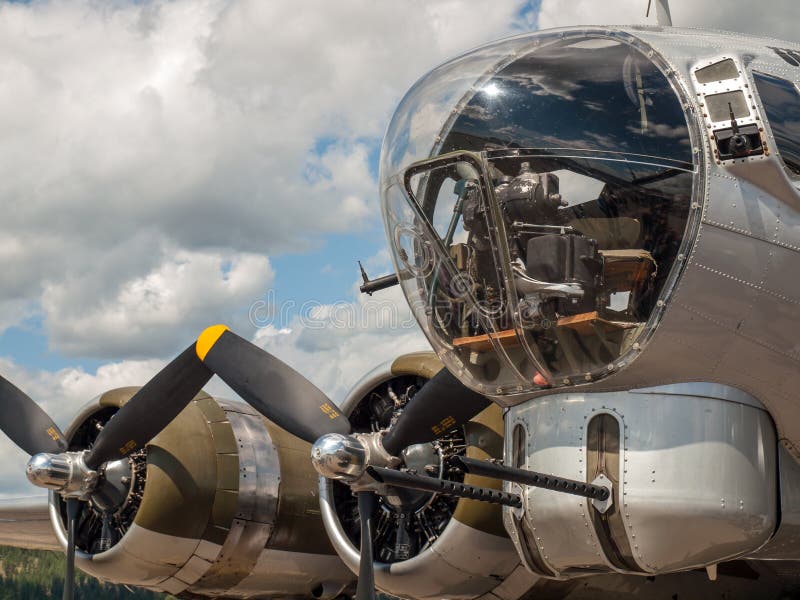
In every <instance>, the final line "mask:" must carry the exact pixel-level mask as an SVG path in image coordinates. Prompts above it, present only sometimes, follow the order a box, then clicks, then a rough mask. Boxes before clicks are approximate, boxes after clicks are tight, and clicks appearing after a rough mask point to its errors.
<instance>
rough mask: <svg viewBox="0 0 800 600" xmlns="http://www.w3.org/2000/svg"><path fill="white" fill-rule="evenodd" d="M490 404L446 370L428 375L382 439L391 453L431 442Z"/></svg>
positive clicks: (394, 454)
mask: <svg viewBox="0 0 800 600" xmlns="http://www.w3.org/2000/svg"><path fill="white" fill-rule="evenodd" d="M490 404H491V400H489V399H488V398H486V396H483V395H481V394H479V393H477V392H473V391H472V390H471V389H469V388H468V387H467V386H465V385H464V384H463V383H461V382H460V381H459V380H458V379H457V378H456V377H455V376H453V374H452V373H450V371H448V370H447V369H442V370H441V371H439V372H438V373H437V374H436V375H434V376H433V377H431V379H429V380H428V382H427V383H426V384H425V385H423V386H422V388H421V389H420V390H419V391H418V392H417V393H416V394H414V397H413V398H411V400H410V401H409V402H408V404H407V405H406V407H405V409H404V410H403V414H401V415H400V418H399V419H397V423H395V424H394V427H392V428H391V429H390V430H389V432H388V433H387V434H386V435H385V436H384V438H383V447H384V448H385V449H386V451H387V452H389V454H391V455H393V456H397V455H399V453H400V452H401V451H402V450H403V449H405V448H408V447H409V446H412V445H414V444H422V443H425V442H432V441H433V440H435V439H437V438H439V437H440V436H441V435H442V434H443V433H445V432H446V431H449V430H450V429H452V428H453V427H456V426H457V425H463V424H464V423H466V422H467V421H469V420H470V419H471V418H472V417H474V416H475V415H477V414H478V413H479V412H481V411H482V410H483V409H485V408H486V407H487V406H489V405H490Z"/></svg>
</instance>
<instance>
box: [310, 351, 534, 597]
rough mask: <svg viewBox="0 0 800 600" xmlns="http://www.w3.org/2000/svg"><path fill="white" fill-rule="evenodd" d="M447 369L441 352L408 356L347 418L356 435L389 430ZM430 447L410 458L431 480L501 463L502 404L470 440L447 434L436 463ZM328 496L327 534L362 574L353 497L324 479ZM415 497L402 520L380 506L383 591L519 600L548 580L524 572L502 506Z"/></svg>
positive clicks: (354, 402) (467, 433) (361, 392)
mask: <svg viewBox="0 0 800 600" xmlns="http://www.w3.org/2000/svg"><path fill="white" fill-rule="evenodd" d="M441 368H442V364H441V362H440V361H439V360H438V359H437V358H436V355H435V354H434V353H432V352H419V353H413V354H407V355H404V356H401V357H399V358H397V359H396V360H394V361H393V362H391V363H387V364H385V365H382V366H380V367H378V368H377V369H375V370H374V371H372V372H371V373H369V374H368V375H366V376H365V377H364V378H363V379H362V380H361V381H360V382H359V383H358V384H357V385H356V386H355V387H354V388H353V390H352V391H351V392H350V394H349V395H348V397H347V398H346V399H345V401H344V402H343V403H342V407H341V408H342V410H343V412H344V413H345V414H347V415H348V416H349V417H350V419H351V422H352V423H353V426H354V429H356V430H369V429H375V428H376V427H378V426H385V425H386V420H387V419H391V416H390V415H389V413H392V412H393V411H396V410H397V407H398V406H401V405H402V404H403V403H404V402H405V401H407V400H408V398H409V397H410V396H411V395H413V393H414V391H415V390H416V389H418V388H419V387H420V386H421V385H422V384H423V383H424V382H425V381H427V380H428V379H430V378H431V377H432V376H433V375H434V374H436V373H437V372H438V371H439V370H440V369H441ZM396 414H397V413H396V412H394V415H395V416H396ZM430 446H431V445H430V444H425V445H422V444H421V445H420V446H419V447H412V453H413V455H412V456H410V457H409V456H407V457H406V464H407V465H409V466H411V465H410V464H409V463H410V462H416V463H418V465H417V466H418V467H419V468H420V469H423V468H424V469H425V470H426V471H427V474H429V475H434V476H440V477H446V478H460V477H462V475H460V474H459V473H456V472H448V469H447V467H446V463H447V458H448V456H449V455H450V454H453V453H456V454H460V453H466V455H467V456H470V457H474V458H479V459H488V458H502V456H503V417H502V413H501V410H500V408H499V407H498V406H497V405H494V404H493V405H492V406H490V407H489V408H487V409H486V410H485V411H484V412H482V413H481V414H480V415H478V416H477V417H475V418H474V419H473V420H472V421H471V422H470V423H468V424H467V425H466V426H465V427H464V428H463V430H453V431H450V432H448V433H446V434H445V435H444V436H442V438H441V439H440V440H439V442H437V445H436V447H435V448H434V449H433V450H434V452H433V453H431V449H430V448H429V447H430ZM426 453H427V454H426ZM431 463H432V464H431ZM434 467H436V468H434ZM437 470H438V472H433V471H437ZM463 481H464V482H465V483H469V484H471V485H476V486H482V487H492V488H495V489H500V488H501V484H500V482H499V481H496V480H492V479H486V478H482V477H476V476H472V475H466V476H463ZM319 486H320V506H321V508H322V517H323V520H324V523H325V528H326V529H327V531H328V535H329V536H330V539H331V541H332V542H333V545H334V547H335V549H336V551H337V552H338V553H339V555H340V556H341V558H342V560H343V561H344V562H345V564H347V566H348V567H349V568H350V569H351V570H352V571H353V572H354V573H356V572H357V571H358V561H359V554H358V549H357V544H358V532H359V531H360V530H359V528H358V524H357V522H356V519H357V517H356V513H355V510H354V504H355V500H354V498H353V496H352V494H351V492H350V490H349V488H348V487H347V486H345V485H344V484H341V483H339V482H331V481H330V480H327V479H324V478H320V480H319ZM413 494H414V493H411V494H409V495H408V496H406V498H405V507H403V508H402V509H400V510H398V508H397V507H396V506H390V505H389V504H388V503H387V502H385V501H384V500H381V507H380V510H379V513H378V514H379V516H378V518H377V521H376V526H375V529H376V532H377V534H376V535H377V539H376V540H375V542H374V544H375V547H374V552H375V560H376V563H375V584H376V586H377V587H378V588H379V589H380V590H381V591H383V592H386V593H388V594H392V595H395V596H400V597H404V598H416V599H428V598H430V599H431V600H433V599H437V600H438V599H441V598H449V599H465V600H468V599H474V598H484V599H486V600H489V599H491V600H516V599H517V598H519V597H521V596H523V595H524V594H525V593H528V592H529V591H530V590H531V588H532V587H533V586H534V585H535V583H536V582H537V580H538V579H539V578H538V577H536V576H535V575H532V574H531V573H529V572H528V571H527V570H525V568H524V567H522V566H521V565H520V562H519V557H518V555H517V553H516V551H515V549H514V546H513V545H512V543H511V541H510V540H509V538H508V537H507V535H506V532H505V529H504V527H503V523H502V511H501V507H500V506H498V505H493V504H487V503H484V502H478V501H475V500H467V499H461V500H457V499H447V498H443V497H441V496H437V495H430V494H424V493H420V494H418V495H417V496H416V497H415V496H413ZM401 515H402V516H401ZM401 528H402V533H401V534H400V535H398V531H400V529H401Z"/></svg>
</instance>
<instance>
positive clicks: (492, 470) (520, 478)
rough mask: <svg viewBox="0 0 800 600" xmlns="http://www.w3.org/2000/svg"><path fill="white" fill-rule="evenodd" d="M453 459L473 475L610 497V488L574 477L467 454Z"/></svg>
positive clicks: (557, 490)
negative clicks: (527, 468)
mask: <svg viewBox="0 0 800 600" xmlns="http://www.w3.org/2000/svg"><path fill="white" fill-rule="evenodd" d="M452 461H453V463H454V464H455V465H457V466H459V467H461V468H462V469H464V471H466V472H467V473H471V474H473V475H480V476H483V477H491V478H493V479H501V480H503V481H511V482H513V483H519V484H520V485H529V486H532V487H538V488H544V489H547V490H554V491H556V492H564V493H565V494H573V495H575V496H583V497H584V498H590V499H592V500H600V501H604V500H606V499H608V496H609V490H608V488H606V487H603V486H600V485H594V484H591V483H586V482H585V481H576V480H574V479H566V478H564V477H556V476H554V475H546V474H545V473H537V472H536V471H527V470H525V469H515V468H513V467H506V466H505V465H498V464H496V463H493V462H488V461H485V460H476V459H474V458H467V457H466V456H454V457H453V459H452Z"/></svg>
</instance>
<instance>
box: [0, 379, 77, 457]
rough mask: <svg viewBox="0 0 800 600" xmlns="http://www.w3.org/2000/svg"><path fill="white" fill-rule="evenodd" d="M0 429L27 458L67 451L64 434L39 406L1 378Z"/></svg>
mask: <svg viewBox="0 0 800 600" xmlns="http://www.w3.org/2000/svg"><path fill="white" fill-rule="evenodd" d="M0 429H2V430H3V432H4V433H5V434H6V435H7V436H8V437H9V438H11V441H13V442H14V443H15V444H16V445H17V446H19V447H20V448H22V449H23V450H24V451H25V452H27V453H28V454H30V455H34V454H38V453H39V452H51V453H53V454H55V453H58V452H63V451H64V450H66V449H67V442H66V440H65V439H64V434H63V433H61V430H60V429H59V428H58V426H57V425H56V424H55V423H54V422H53V419H51V418H50V417H49V416H48V415H47V413H46V412H44V410H42V407H41V406H39V405H38V404H36V402H34V401H33V400H32V399H31V398H30V397H29V396H28V395H27V394H25V393H24V392H23V391H22V390H20V389H19V388H18V387H17V386H15V385H14V384H13V383H11V382H10V381H8V380H7V379H4V378H3V377H0Z"/></svg>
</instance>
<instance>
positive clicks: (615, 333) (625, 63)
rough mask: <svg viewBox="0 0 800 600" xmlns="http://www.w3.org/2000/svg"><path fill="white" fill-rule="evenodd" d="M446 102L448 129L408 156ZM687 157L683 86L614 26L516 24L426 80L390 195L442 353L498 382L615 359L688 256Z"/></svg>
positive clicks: (563, 379)
mask: <svg viewBox="0 0 800 600" xmlns="http://www.w3.org/2000/svg"><path fill="white" fill-rule="evenodd" d="M532 42H534V43H533V45H534V46H535V47H534V48H533V49H530V50H528V51H527V52H526V51H525V48H526V47H527V46H530V45H531V44H532ZM509 56H516V57H518V58H513V59H509V58H508V57H509ZM475 71H481V72H480V73H476V72H475ZM468 80H471V81H472V84H471V85H470V86H469V88H468V89H467V90H466V91H464V90H463V88H464V86H465V84H466V82H467V81H468ZM459 93H461V96H460V97H458V98H457V97H456V96H459ZM437 102H438V103H440V104H441V103H447V102H450V103H451V110H449V111H447V112H448V113H449V116H448V117H446V118H445V119H443V120H442V121H441V123H445V125H444V129H443V130H442V133H440V134H439V135H438V136H435V138H434V139H436V140H437V141H436V142H435V143H434V149H433V151H432V152H431V153H430V154H429V156H428V157H427V158H424V159H423V160H416V161H413V160H410V159H412V158H415V154H416V153H418V152H419V148H421V147H424V145H425V143H426V142H425V140H424V139H422V138H423V137H425V133H426V127H427V128H428V130H429V129H430V125H429V124H428V125H427V126H426V125H424V124H423V125H420V124H419V123H417V124H416V125H414V121H415V119H420V118H428V119H430V115H431V114H432V113H436V112H437V111H440V108H441V107H440V106H438V104H437ZM453 106H455V109H453V108H452V107H453ZM420 111H421V112H420ZM440 112H443V111H440ZM426 115H427V116H426ZM428 143H429V144H430V143H431V141H430V139H429V140H428ZM692 156H693V155H692V151H691V142H690V138H689V131H688V127H687V121H686V118H685V115H684V112H683V109H682V107H681V102H680V100H679V98H678V96H677V94H676V92H675V91H674V90H673V88H672V86H671V85H670V83H669V81H668V80H667V78H666V77H665V76H664V75H663V74H662V72H661V70H660V69H659V67H658V66H657V65H656V64H655V63H654V62H653V60H651V59H650V58H648V57H647V56H645V55H644V54H642V53H641V52H640V51H639V50H638V49H637V48H635V47H634V46H632V45H630V44H628V43H626V42H624V41H622V40H620V39H614V38H604V37H586V36H585V35H583V36H573V37H569V36H567V37H565V38H557V39H555V40H548V39H547V38H540V37H538V36H528V37H522V38H515V39H514V40H511V41H507V42H504V43H501V44H497V45H494V46H491V47H487V48H484V49H479V50H477V51H475V52H473V53H471V54H468V55H465V56H463V57H461V58H459V59H456V60H455V61H453V62H452V63H448V64H446V65H443V66H442V67H440V68H438V69H437V70H435V71H434V72H432V73H431V74H429V75H428V76H426V78H423V80H421V81H420V82H419V83H418V84H417V85H416V86H415V87H414V88H412V90H411V92H409V94H408V95H407V97H406V98H405V99H404V100H403V102H402V103H401V106H400V108H399V109H398V111H397V113H396V115H395V117H394V119H393V121H392V125H390V128H389V132H388V133H387V138H386V140H385V142H384V149H383V155H382V166H381V168H382V172H381V190H382V207H383V213H384V218H385V222H386V227H387V234H388V236H389V243H390V246H391V248H392V252H393V256H394V260H395V266H396V268H397V272H398V275H399V278H400V282H401V285H402V287H403V290H404V293H405V295H406V297H407V299H408V301H409V304H410V305H411V307H412V309H413V311H414V313H415V316H416V318H417V320H418V321H419V323H420V325H421V326H422V328H423V330H424V331H425V333H426V335H427V337H428V339H429V340H430V341H431V343H432V345H433V346H434V348H435V349H436V350H437V352H438V353H439V355H440V356H441V358H442V359H443V360H444V362H445V364H446V365H447V366H448V367H449V368H450V369H451V370H453V371H454V372H455V373H456V374H457V375H459V376H460V377H461V378H462V379H463V380H464V381H465V383H466V384H467V385H469V386H470V387H472V388H473V389H476V390H478V391H480V392H482V393H485V394H487V395H491V396H502V395H513V394H519V393H524V392H530V391H535V390H537V389H541V388H544V387H552V386H559V385H570V384H574V383H580V382H584V381H592V380H595V379H598V378H601V377H603V376H605V375H607V374H609V373H610V372H613V371H614V370H615V369H617V368H621V367H622V365H623V364H624V362H625V357H626V356H627V355H628V354H630V353H631V352H632V351H635V349H636V348H637V347H638V345H639V344H640V343H642V342H643V340H644V339H645V338H646V335H645V334H646V332H647V331H648V330H652V328H653V327H654V322H653V321H654V319H653V317H654V315H655V314H656V307H657V305H658V301H659V298H660V296H661V295H662V292H663V291H664V289H665V285H666V283H667V281H668V279H669V277H670V274H671V272H672V268H673V265H674V263H675V261H676V257H677V256H678V254H679V252H680V248H681V245H682V243H683V238H684V231H685V229H686V224H687V218H688V214H689V208H690V203H691V199H692V187H693V174H694V170H695V169H694V165H693V162H692ZM406 161H409V162H406ZM389 169H395V170H394V171H393V172H389V171H388V170H389Z"/></svg>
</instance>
